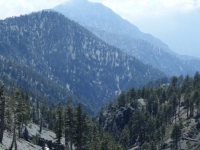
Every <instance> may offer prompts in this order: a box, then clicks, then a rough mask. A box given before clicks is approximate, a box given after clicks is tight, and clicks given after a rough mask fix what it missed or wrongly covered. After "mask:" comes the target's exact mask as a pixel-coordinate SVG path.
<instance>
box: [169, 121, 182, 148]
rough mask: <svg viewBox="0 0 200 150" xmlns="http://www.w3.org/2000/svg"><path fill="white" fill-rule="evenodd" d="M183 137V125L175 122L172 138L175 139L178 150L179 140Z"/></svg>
mask: <svg viewBox="0 0 200 150" xmlns="http://www.w3.org/2000/svg"><path fill="white" fill-rule="evenodd" d="M180 137H181V127H180V125H179V124H175V125H174V127H173V129H172V134H171V138H172V139H173V141H174V144H175V148H176V150H178V145H177V144H178V141H179V140H180Z"/></svg>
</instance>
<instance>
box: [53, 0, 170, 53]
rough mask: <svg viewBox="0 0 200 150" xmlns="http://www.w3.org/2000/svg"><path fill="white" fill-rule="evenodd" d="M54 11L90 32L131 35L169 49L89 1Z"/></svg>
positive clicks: (72, 0)
mask: <svg viewBox="0 0 200 150" xmlns="http://www.w3.org/2000/svg"><path fill="white" fill-rule="evenodd" d="M53 10H55V11H57V12H60V13H62V14H64V15H65V16H67V17H68V18H70V19H72V20H74V21H76V22H78V23H80V24H81V25H83V26H85V27H86V28H88V29H89V30H90V28H95V29H99V30H103V31H106V32H111V33H115V34H119V35H131V36H132V37H134V38H137V39H143V40H146V41H148V42H150V43H153V44H154V45H159V46H160V47H162V48H165V49H167V48H168V47H167V45H166V44H164V43H162V42H161V41H160V40H159V39H156V38H155V37H153V36H152V35H150V34H145V33H143V32H141V31H140V30H139V29H138V28H137V27H136V26H134V25H133V24H131V23H130V22H128V21H127V20H125V19H122V18H121V17H120V16H119V15H117V14H116V13H114V12H113V11H112V10H111V9H109V8H107V7H105V6H104V5H102V4H100V3H92V2H89V1H88V0H70V1H67V2H65V3H63V4H61V5H58V6H56V7H54V8H53Z"/></svg>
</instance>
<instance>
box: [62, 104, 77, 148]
mask: <svg viewBox="0 0 200 150" xmlns="http://www.w3.org/2000/svg"><path fill="white" fill-rule="evenodd" d="M64 117H65V145H66V146H67V145H68V144H69V150H72V144H73V135H74V124H75V120H74V112H73V108H72V106H71V100H69V101H67V107H66V108H65V113H64ZM68 142H69V143H68Z"/></svg>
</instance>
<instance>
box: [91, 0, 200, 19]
mask: <svg viewBox="0 0 200 150" xmlns="http://www.w3.org/2000/svg"><path fill="white" fill-rule="evenodd" d="M89 1H91V2H101V3H103V4H104V5H105V6H107V7H110V8H111V9H112V10H113V11H115V12H116V13H118V14H120V15H121V16H122V17H123V18H125V19H128V20H132V21H133V22H134V21H137V20H141V19H149V18H153V19H156V18H160V17H167V16H169V15H174V14H176V13H188V12H190V11H192V10H194V9H197V8H200V0H89Z"/></svg>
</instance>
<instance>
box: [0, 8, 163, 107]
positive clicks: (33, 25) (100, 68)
mask: <svg viewBox="0 0 200 150" xmlns="http://www.w3.org/2000/svg"><path fill="white" fill-rule="evenodd" d="M0 58H1V61H2V63H1V64H0V68H2V70H1V74H2V75H3V76H4V78H8V79H12V81H15V82H16V83H18V84H20V83H24V85H25V87H26V88H27V89H30V90H31V89H32V87H34V88H33V89H32V91H35V90H36V89H37V91H38V92H39V93H40V95H44V96H45V95H46V96H47V99H48V97H51V94H53V95H54V96H52V98H51V99H56V100H55V101H65V100H67V99H66V98H73V97H75V99H79V100H82V102H83V103H84V104H87V105H90V106H92V107H93V108H97V107H99V105H100V104H102V103H103V101H106V100H108V99H111V98H113V97H115V96H116V95H118V94H119V93H120V92H121V91H122V90H127V89H129V88H130V87H133V86H134V87H135V88H138V87H140V86H142V85H144V84H145V83H147V82H148V81H151V80H155V79H157V78H160V77H163V76H165V74H164V73H162V72H161V71H159V70H157V69H154V68H152V67H151V66H148V65H144V64H143V63H141V62H140V61H139V60H138V59H136V58H135V57H133V56H129V55H127V54H124V53H123V52H121V51H120V50H119V49H117V48H115V47H113V46H110V45H108V44H107V43H105V42H104V41H102V40H100V39H99V38H97V37H96V36H94V35H93V34H92V33H91V32H89V31H88V30H86V29H85V28H84V27H82V26H80V25H79V24H77V23H75V22H73V21H71V20H69V19H67V18H66V17H64V16H63V15H61V14H59V13H56V12H49V11H42V12H38V13H33V14H30V15H25V16H20V17H15V18H8V19H5V20H1V21H0ZM6 60H9V62H12V63H9V62H7V63H5V62H4V61H6ZM14 64H17V66H18V67H16V66H15V65H14ZM24 67H25V68H27V69H26V70H28V71H26V70H23V68H24ZM16 68H18V69H16ZM33 74H35V75H33ZM36 77H37V78H36ZM48 83H49V84H48ZM51 83H52V84H51ZM48 85H49V86H48ZM22 86H23V84H22ZM29 86H30V88H28V87H29ZM26 88H25V89H26ZM37 91H36V92H37ZM47 91H48V92H47ZM63 91H66V94H68V95H70V93H71V96H66V95H64V92H63ZM73 95H75V96H73Z"/></svg>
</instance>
